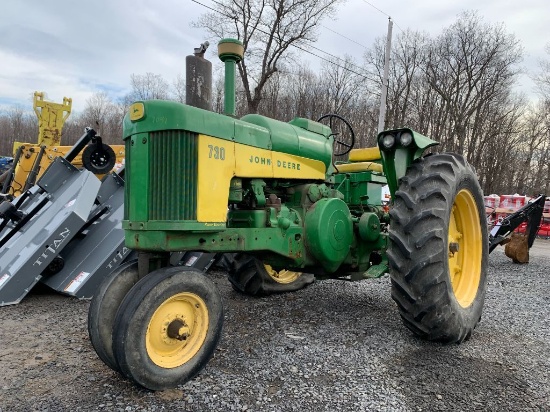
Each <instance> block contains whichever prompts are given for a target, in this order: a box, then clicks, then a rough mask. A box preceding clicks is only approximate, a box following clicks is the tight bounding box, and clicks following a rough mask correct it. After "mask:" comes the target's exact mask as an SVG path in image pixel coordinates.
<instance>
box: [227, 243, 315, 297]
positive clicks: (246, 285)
mask: <svg viewBox="0 0 550 412" xmlns="http://www.w3.org/2000/svg"><path fill="white" fill-rule="evenodd" d="M225 259H226V263H225V265H226V267H228V272H229V281H230V282H231V284H232V286H233V288H234V289H235V290H236V291H238V292H241V293H244V294H246V295H252V296H262V295H263V296H265V295H271V294H273V293H284V292H294V291H297V290H299V289H302V288H304V287H305V286H307V285H309V284H311V283H313V281H314V280H315V276H314V275H313V274H311V273H303V272H295V271H291V270H286V269H282V270H279V271H277V270H275V269H273V268H272V267H271V266H270V265H267V264H264V263H262V261H260V260H259V259H258V258H255V257H254V256H251V255H247V254H244V253H235V254H226V256H225Z"/></svg>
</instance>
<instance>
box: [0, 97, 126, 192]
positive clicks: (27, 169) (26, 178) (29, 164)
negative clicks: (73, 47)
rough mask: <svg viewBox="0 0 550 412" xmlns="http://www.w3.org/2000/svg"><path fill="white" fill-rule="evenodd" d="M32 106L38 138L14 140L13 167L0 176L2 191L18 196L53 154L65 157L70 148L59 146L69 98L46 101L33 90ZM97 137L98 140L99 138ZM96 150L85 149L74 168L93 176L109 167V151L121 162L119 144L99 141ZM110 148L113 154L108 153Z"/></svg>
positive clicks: (121, 156) (121, 149) (47, 164)
mask: <svg viewBox="0 0 550 412" xmlns="http://www.w3.org/2000/svg"><path fill="white" fill-rule="evenodd" d="M33 108H34V112H35V113H36V116H37V117H38V141H37V143H22V142H15V143H14V145H13V153H14V167H15V169H14V170H12V175H11V176H4V175H3V176H2V177H3V181H4V183H3V186H2V193H6V194H9V195H12V196H18V195H20V194H21V193H23V192H24V191H25V190H27V189H28V188H29V187H31V186H33V185H34V183H35V182H36V180H37V179H38V178H39V177H40V176H41V175H42V173H44V171H45V170H46V168H47V167H48V166H49V165H50V163H51V162H53V160H54V159H55V158H56V157H59V156H65V154H66V153H68V152H69V150H71V148H72V147H71V146H61V145H60V144H61V136H62V130H63V125H64V124H65V121H66V120H67V118H68V117H69V115H70V114H71V108H72V99H71V98H67V97H63V103H54V102H48V101H46V100H44V93H43V92H35V93H34V99H33ZM99 139H100V141H101V138H99ZM96 149H97V150H93V149H88V148H86V149H85V150H84V151H83V152H82V154H79V155H78V156H76V157H75V159H74V160H73V161H72V162H71V163H72V164H73V165H75V166H77V167H85V168H87V169H89V170H90V171H92V172H93V173H95V174H97V175H104V174H105V173H108V172H110V170H111V168H112V166H110V163H111V162H107V161H106V160H105V159H106V158H107V156H106V155H105V153H107V152H109V153H108V154H109V155H114V156H116V163H121V162H122V159H124V146H123V145H116V146H110V147H109V146H107V145H105V144H102V143H101V142H100V144H99V145H98V146H97V145H96ZM111 149H112V151H114V153H110V152H111ZM83 157H84V159H83ZM6 179H7V181H6Z"/></svg>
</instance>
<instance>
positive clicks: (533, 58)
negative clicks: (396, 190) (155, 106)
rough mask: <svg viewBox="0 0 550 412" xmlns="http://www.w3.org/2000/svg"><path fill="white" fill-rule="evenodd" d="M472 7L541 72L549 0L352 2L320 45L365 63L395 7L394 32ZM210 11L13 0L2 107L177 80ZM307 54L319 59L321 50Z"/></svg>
mask: <svg viewBox="0 0 550 412" xmlns="http://www.w3.org/2000/svg"><path fill="white" fill-rule="evenodd" d="M199 1H200V2H201V3H204V4H207V5H210V4H212V0H199ZM463 10H477V11H478V13H479V15H480V16H482V17H483V18H484V19H485V21H487V22H490V23H498V22H503V23H504V24H505V26H506V29H507V31H508V32H509V33H513V34H514V35H515V36H516V37H517V38H518V39H519V40H520V41H521V43H522V45H523V47H524V51H525V59H524V66H525V68H527V69H531V70H534V69H535V68H536V66H537V61H538V59H542V58H550V56H548V54H546V53H545V51H544V47H545V45H546V44H549V43H550V26H549V25H548V23H547V20H548V17H549V16H550V1H549V0H523V1H512V0H484V1H479V0H461V1H444V0H415V1H403V0H400V1H398V0H348V1H347V3H345V4H344V5H343V6H341V7H340V9H339V10H338V13H337V16H336V18H335V19H331V20H329V21H324V22H323V27H321V30H320V37H319V41H318V42H317V43H316V44H315V47H317V48H319V49H322V50H324V51H326V52H328V53H331V54H333V55H337V56H344V54H350V55H353V56H356V60H357V61H360V60H361V56H362V54H363V52H364V51H365V49H364V48H363V47H362V45H364V46H367V47H368V46H370V45H371V44H372V42H373V41H374V39H375V38H376V37H382V36H385V35H386V31H387V22H388V20H387V15H390V16H391V17H392V19H393V20H394V22H395V26H394V34H396V33H398V32H399V30H400V29H403V30H404V29H406V28H411V29H413V30H421V31H422V30H423V31H427V32H428V33H430V34H431V35H433V36H436V35H437V34H439V33H440V32H441V30H442V29H443V28H444V27H447V26H449V25H450V24H451V23H453V22H454V21H455V20H456V16H457V15H458V14H459V13H460V12H461V11H463ZM206 11H207V9H205V8H204V7H202V6H200V5H199V4H197V3H194V2H192V1H191V0H156V1H146V0H131V1H130V0H92V1H75V0H50V1H48V2H45V1H37V0H6V1H4V2H3V3H2V10H1V12H0V110H2V109H3V108H4V109H5V108H6V107H9V106H10V105H13V104H19V105H21V106H23V107H24V108H25V109H27V108H28V109H29V110H32V97H31V96H32V94H33V92H34V91H35V90H38V91H45V92H46V93H47V95H48V99H49V100H52V101H56V102H61V101H62V99H63V96H67V97H72V99H73V111H80V110H82V109H83V107H84V106H85V104H86V99H87V98H89V97H90V96H91V95H92V94H93V93H94V92H97V91H105V92H107V93H108V94H109V95H110V96H111V97H112V98H113V99H115V98H118V97H120V96H122V95H124V94H125V93H127V92H128V91H129V80H130V75H131V74H132V73H135V74H144V73H146V72H152V73H156V74H160V75H162V76H163V77H164V78H165V79H167V80H168V81H172V80H173V79H175V78H176V76H177V75H178V73H181V74H184V70H185V56H186V55H189V54H192V52H193V48H194V47H198V45H199V44H200V43H202V42H203V41H204V40H205V39H206V33H205V32H203V31H202V30H200V29H195V28H191V27H190V23H191V22H193V21H196V20H197V18H198V17H199V16H200V15H201V14H203V13H205V12H206ZM334 32H337V33H339V34H340V35H338V34H336V33H334ZM342 36H345V37H347V38H349V39H353V40H354V41H355V42H352V41H350V40H347V39H346V38H344V37H342ZM357 43H360V44H357ZM211 49H212V52H211V53H213V50H215V47H211ZM316 53H317V54H319V52H317V51H316ZM209 58H210V59H211V60H214V59H215V57H214V56H213V55H209ZM302 59H304V60H307V61H310V63H311V64H312V65H318V64H319V62H318V61H315V60H316V58H315V57H313V56H308V55H304V56H302ZM533 87H534V85H533V83H532V82H531V81H530V80H529V78H528V77H527V76H522V78H521V81H520V84H519V88H520V89H521V90H522V91H525V92H526V93H527V94H529V95H532V94H533Z"/></svg>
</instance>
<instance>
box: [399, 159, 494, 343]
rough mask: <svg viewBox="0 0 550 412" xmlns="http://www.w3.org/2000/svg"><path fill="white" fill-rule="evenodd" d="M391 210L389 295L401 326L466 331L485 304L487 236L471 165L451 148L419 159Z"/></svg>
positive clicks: (461, 334)
mask: <svg viewBox="0 0 550 412" xmlns="http://www.w3.org/2000/svg"><path fill="white" fill-rule="evenodd" d="M390 216H391V223H390V233H389V237H390V245H389V249H388V258H389V261H390V275H391V282H392V298H393V299H394V300H395V302H396V303H397V305H398V308H399V312H400V314H401V317H402V319H403V322H404V324H405V326H407V327H408V328H409V329H410V330H412V331H413V332H414V333H415V334H416V335H418V336H421V337H423V338H425V339H428V340H434V341H440V342H444V343H450V342H457V343H458V342H462V341H463V340H465V339H468V338H469V337H470V335H471V333H472V331H473V329H474V328H475V326H476V325H477V323H478V322H479V320H480V318H481V312H482V309H483V303H484V299H485V291H486V284H487V280H486V276H487V256H488V244H489V241H488V234H487V222H486V219H485V210H484V202H483V195H482V191H481V188H480V186H479V183H478V181H477V178H476V175H475V172H474V170H473V169H472V167H471V166H470V165H469V164H468V163H467V162H466V161H465V160H464V158H463V157H462V156H459V155H456V154H441V155H434V156H428V157H425V158H423V159H420V160H419V161H417V162H415V163H413V164H412V165H411V167H410V168H409V170H408V171H407V175H406V176H405V177H404V178H402V179H401V182H400V186H399V190H398V191H397V192H396V194H395V200H394V206H393V208H392V209H391V211H390Z"/></svg>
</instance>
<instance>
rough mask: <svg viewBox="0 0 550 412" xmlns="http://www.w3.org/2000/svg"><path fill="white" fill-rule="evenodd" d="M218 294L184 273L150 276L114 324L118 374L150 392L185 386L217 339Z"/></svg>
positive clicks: (198, 276) (194, 274) (197, 275)
mask: <svg viewBox="0 0 550 412" xmlns="http://www.w3.org/2000/svg"><path fill="white" fill-rule="evenodd" d="M222 324H223V305H222V299H221V296H220V293H219V291H218V289H217V287H216V286H215V285H214V283H213V282H212V281H211V280H210V279H208V278H207V277H206V276H205V275H204V273H202V272H200V271H198V270H196V269H192V268H188V267H172V268H161V269H158V270H156V271H154V272H151V273H150V274H148V275H147V276H145V277H144V278H143V279H141V280H140V281H139V282H138V283H136V285H135V286H134V287H133V288H132V289H131V290H130V291H129V292H128V294H127V295H126V297H125V298H124V301H123V302H122V304H121V306H120V308H119V310H118V312H117V316H116V319H115V322H114V328H113V350H114V355H115V359H116V361H117V365H118V367H119V368H120V371H121V372H122V373H123V374H124V375H125V376H126V377H128V378H130V379H132V380H134V381H135V382H136V383H138V384H139V385H141V386H143V387H145V388H147V389H151V390H163V389H169V388H174V387H175V386H177V385H180V384H183V383H185V382H186V381H188V380H189V379H191V378H192V377H193V376H195V375H196V374H197V373H199V371H200V370H201V369H202V368H203V367H204V366H205V365H206V363H207V362H208V360H209V359H210V358H211V357H212V355H213V354H214V350H215V349H216V346H217V344H218V341H219V339H220V336H221V331H222Z"/></svg>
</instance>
